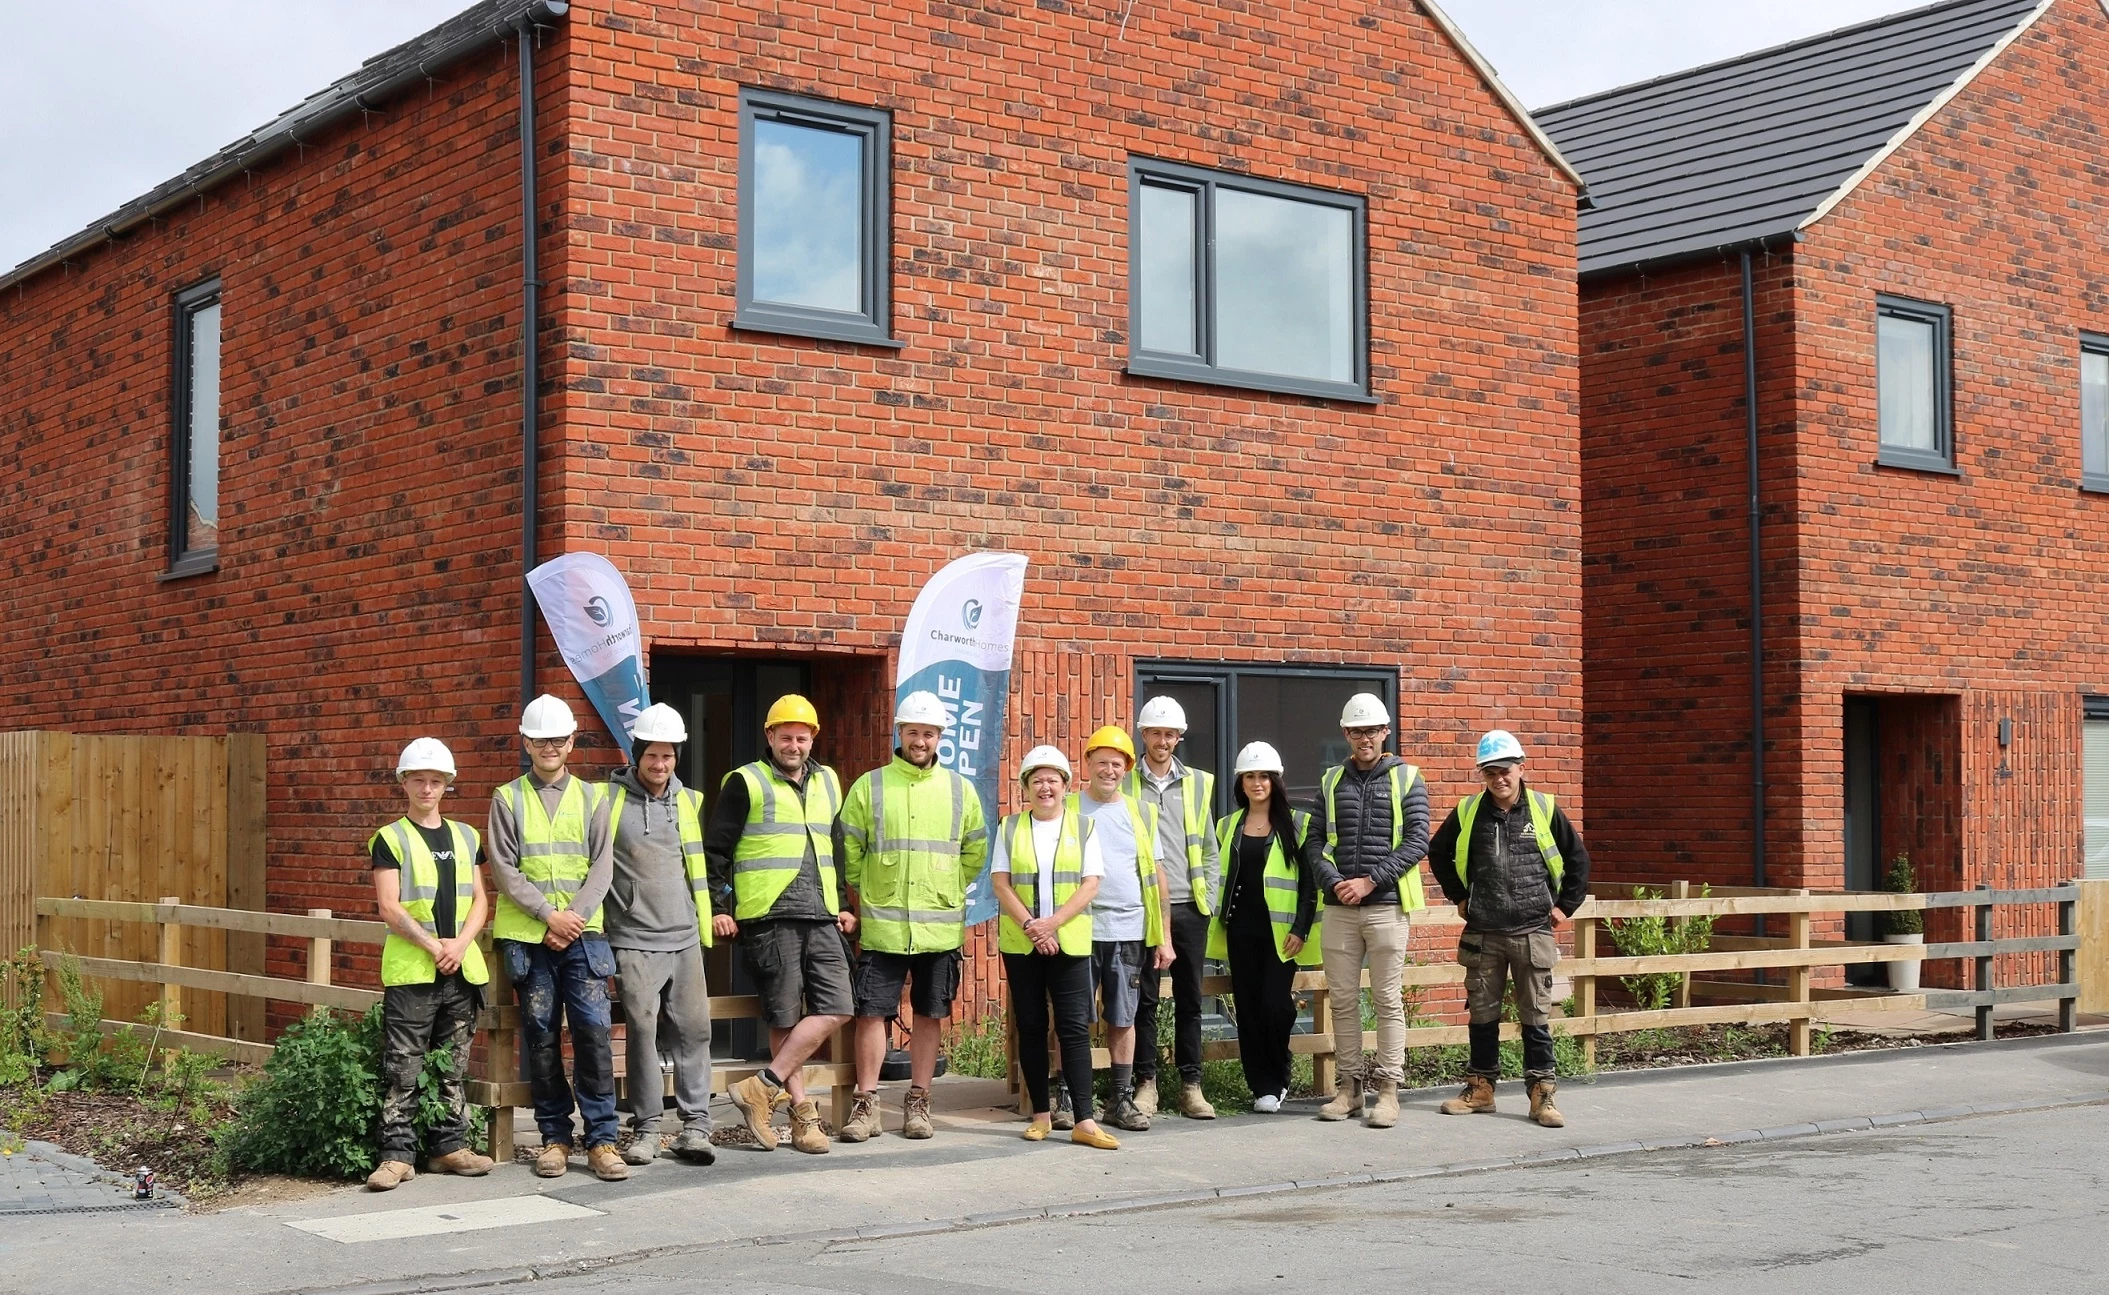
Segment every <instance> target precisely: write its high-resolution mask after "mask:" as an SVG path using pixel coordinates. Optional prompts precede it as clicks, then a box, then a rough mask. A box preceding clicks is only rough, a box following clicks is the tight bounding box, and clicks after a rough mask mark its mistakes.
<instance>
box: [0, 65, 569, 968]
mask: <svg viewBox="0 0 2109 1295" xmlns="http://www.w3.org/2000/svg"><path fill="white" fill-rule="evenodd" d="M511 60H512V50H511V49H510V48H508V49H502V50H495V49H494V50H492V51H490V52H489V53H488V54H486V55H484V56H481V57H478V58H475V59H472V60H470V61H469V62H468V63H467V64H465V65H463V66H461V67H459V68H458V69H456V70H455V71H454V72H452V73H450V74H447V75H443V76H441V77H440V78H438V79H437V80H436V82H435V83H434V84H433V86H432V87H431V88H430V90H429V91H427V90H422V89H421V90H419V91H417V92H415V93H412V94H409V95H407V96H405V97H404V98H403V99H401V100H399V101H397V102H393V103H390V104H387V105H385V106H384V107H382V108H381V109H380V110H378V111H375V112H372V113H369V114H367V115H366V116H365V117H364V119H363V120H362V119H360V118H358V117H354V119H353V120H352V122H351V123H349V124H346V125H343V126H340V127H338V128H336V129H335V130H333V131H330V132H328V133H326V134H324V135H322V136H321V137H319V138H314V139H310V140H309V141H308V143H307V145H306V146H305V147H304V148H303V149H302V150H300V151H299V152H298V153H297V155H289V156H287V157H286V158H285V159H283V160H281V161H279V162H276V163H273V164H270V165H266V166H263V167H260V168H259V169H257V170H256V171H254V172H253V173H252V174H251V175H249V176H247V177H246V178H242V179H237V180H235V181H232V182H230V183H228V184H225V185H223V186H221V187H220V188H218V189H216V190H214V191H213V192H211V193H210V194H208V195H206V196H204V197H203V198H201V199H198V200H196V201H193V202H190V203H187V204H185V205H184V206H183V207H182V208H180V209H179V210H177V211H176V212H174V213H171V214H170V215H168V216H166V217H164V218H162V219H161V220H159V221H158V222H155V223H154V224H152V225H150V226H148V227H145V228H142V229H140V230H138V231H136V232H134V233H133V234H131V235H130V236H128V237H127V238H126V239H125V240H124V241H123V242H120V243H117V244H114V245H111V246H107V247H104V248H100V249H97V250H94V251H91V252H88V253H84V254H82V255H81V256H80V257H78V258H77V259H75V260H74V261H73V262H72V263H71V264H69V265H68V266H66V267H65V268H63V269H54V270H51V271H47V272H45V273H43V274H41V275H39V276H37V277H35V278H33V279H31V280H29V281H27V282H26V283H25V284H23V285H22V286H21V287H20V288H19V289H9V290H8V291H6V292H5V293H0V410H5V411H6V412H5V418H4V419H0V547H4V548H5V550H6V552H7V555H8V582H7V594H6V600H7V620H8V623H9V630H8V633H7V634H6V635H5V636H4V637H0V676H4V677H5V678H6V679H7V680H8V681H9V687H8V688H7V690H6V692H5V695H4V696H0V728H33V727H47V728H63V729H70V730H77V731H84V732H160V733H218V732H226V731H228V730H250V731H262V732H264V733H266V734H268V736H269V793H268V795H269V799H268V829H267V830H268V837H269V849H270V862H269V885H268V890H269V904H270V906H271V907H272V908H275V909H279V910H292V911H299V910H301V909H305V908H308V907H310V906H326V907H329V908H332V909H335V910H337V911H338V912H344V913H352V914H368V913H371V912H372V911H373V908H372V891H371V888H370V886H369V885H368V883H367V880H366V875H365V871H364V868H363V867H362V866H361V862H360V846H361V843H362V842H363V841H364V839H365V837H366V835H367V834H368V833H369V832H371V831H372V829H373V828H374V827H375V826H378V825H379V824H380V823H381V822H384V821H386V819H387V818H389V817H392V816H394V815H395V814H397V813H400V812H401V806H400V801H399V799H398V796H397V793H396V791H395V789H394V783H393V779H392V777H391V776H390V772H389V771H390V770H391V769H392V768H393V766H394V760H395V755H396V752H397V751H398V750H399V749H400V747H401V746H402V744H403V743H404V742H406V741H407V740H409V739H410V738H411V737H414V736H417V735H419V734H432V735H435V736H438V737H441V738H444V739H445V740H446V741H447V742H448V744H449V745H450V746H451V747H452V748H453V751H454V754H455V758H456V760H457V762H458V763H459V764H460V766H461V769H462V776H461V780H460V783H459V786H460V789H461V790H460V792H459V797H460V798H459V800H458V801H456V802H454V803H453V812H455V813H457V814H459V815H461V816H463V817H466V818H469V819H471V820H472V821H475V822H478V823H481V822H482V820H483V817H484V814H485V811H486V806H487V800H486V799H485V797H486V796H487V794H488V789H489V788H490V787H491V785H492V784H493V783H494V782H496V781H498V780H500V779H502V778H504V777H507V776H509V775H510V773H511V772H512V771H513V770H514V768H515V766H516V758H517V752H516V742H515V739H514V738H513V737H512V736H511V735H510V734H511V729H512V727H513V726H512V723H511V721H510V716H511V714H512V711H513V708H514V706H515V704H516V703H515V695H516V691H517V687H518V685H517V674H516V668H515V662H516V661H517V660H518V649H517V641H518V620H517V619H516V617H517V612H516V606H517V602H516V599H517V593H516V591H517V590H518V588H519V583H518V581H519V576H518V570H519V567H518V563H519V547H518V539H517V536H518V527H519V523H518V517H519V512H518V502H517V501H518V493H519V485H518V481H519V450H518V413H519V392H518V381H519V372H520V360H519V352H518V340H519V322H520V318H519V311H520V306H519V303H520V286H519V265H520V262H519V247H520V238H519V234H520V231H519V196H518V195H519V178H518V177H519V170H518V156H519V154H518V148H519V145H518V137H517V134H516V133H515V132H516V117H515V103H516V99H515V94H516V85H515V80H514V75H513V71H512V69H513V66H514V64H513V62H512V61H511ZM553 72H554V69H549V72H548V73H546V74H547V75H549V80H550V84H549V86H548V94H547V95H546V96H545V100H544V106H545V109H546V115H545V126H544V128H545V129H547V128H548V126H550V125H553V124H554V123H555V121H556V120H557V119H558V118H559V117H560V116H561V111H562V107H561V100H560V99H559V98H557V97H556V96H557V95H558V93H559V92H560V91H561V89H562V80H561V77H558V76H555V75H553ZM212 275H218V276H219V277H220V278H221V280H222V282H223V285H224V286H223V298H222V301H223V326H222V327H223V351H222V371H223V380H222V394H221V407H222V417H223V426H224V433H223V436H224V440H223V451H222V457H221V529H220V539H219V555H220V568H219V570H218V571H217V572H216V573H214V574H209V575H202V576H197V577H193V578H189V579H183V580H176V581H170V582H166V583H162V582H158V581H157V580H156V577H157V576H158V575H159V574H160V573H161V572H162V571H163V570H165V569H166V566H167V549H166V521H165V518H166V513H167V504H166V499H167V494H168V489H169V486H168V464H169V437H170V426H171V412H170V370H171V354H170V339H171V334H172V331H173V330H172V314H171V296H172V294H173V293H174V292H175V291H177V290H179V289H181V288H184V287H187V286H189V285H191V284H193V283H196V282H198V281H200V280H203V279H205V278H207V277H209V276H212ZM545 669H548V667H545ZM338 949H339V953H338V958H339V967H338V969H337V970H338V975H339V977H340V978H343V979H349V980H355V981H368V982H370V981H371V979H372V978H373V976H374V975H375V971H374V968H373V964H374V961H375V951H374V950H372V949H370V948H362V947H358V946H351V947H347V946H344V945H341V944H340V945H339V946H338ZM301 966H302V963H301V961H300V960H299V958H298V957H297V956H296V955H293V954H291V953H290V952H288V951H286V950H277V951H275V952H274V954H273V963H272V970H273V972H274V973H275V974H294V975H299V974H300V969H301Z"/></svg>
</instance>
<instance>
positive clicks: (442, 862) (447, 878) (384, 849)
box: [373, 822, 483, 940]
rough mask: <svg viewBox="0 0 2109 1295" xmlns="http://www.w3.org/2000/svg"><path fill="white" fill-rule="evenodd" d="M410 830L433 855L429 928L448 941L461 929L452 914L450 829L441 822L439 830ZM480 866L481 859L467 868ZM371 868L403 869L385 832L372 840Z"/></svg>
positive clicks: (418, 826) (452, 842)
mask: <svg viewBox="0 0 2109 1295" xmlns="http://www.w3.org/2000/svg"><path fill="white" fill-rule="evenodd" d="M410 826H412V827H414V828H416V829H417V834H418V835H419V836H422V837H424V838H425V848H426V849H427V850H430V851H431V852H432V862H433V863H434V864H436V865H438V871H439V894H438V895H437V896H435V897H434V898H433V900H432V925H433V927H434V928H436V929H437V930H438V932H439V938H440V939H442V940H451V939H453V938H454V936H455V935H456V934H457V933H458V932H459V931H460V929H461V928H460V926H459V925H458V920H459V919H457V918H456V916H455V913H454V886H455V881H454V832H453V829H452V828H449V827H448V826H447V825H446V823H445V822H441V823H440V825H439V826H438V827H426V826H424V825H423V824H422V823H412V824H411V825H410ZM472 853H474V854H477V855H481V854H482V853H483V852H482V850H480V849H478V850H475V851H472ZM480 862H482V860H481V859H480V858H477V859H470V860H469V861H468V864H469V866H470V867H471V868H473V867H475V866H476V865H477V864H478V863H480ZM373 866H374V867H376V868H394V869H396V870H398V871H400V870H401V869H402V866H403V863H402V860H400V859H398V858H396V857H395V851H394V850H393V849H391V848H390V847H389V844H388V834H387V833H385V832H384V833H382V834H381V835H379V836H377V837H375V838H374V839H373Z"/></svg>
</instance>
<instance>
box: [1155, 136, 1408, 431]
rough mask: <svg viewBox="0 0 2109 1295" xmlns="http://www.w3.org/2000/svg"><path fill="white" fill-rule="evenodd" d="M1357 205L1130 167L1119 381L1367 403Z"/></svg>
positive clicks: (1213, 176)
mask: <svg viewBox="0 0 2109 1295" xmlns="http://www.w3.org/2000/svg"><path fill="white" fill-rule="evenodd" d="M1365 217H1366V208H1365V206H1364V204H1363V200H1362V199H1361V198H1358V197H1355V196H1353V195H1350V194H1341V193H1332V192H1328V191H1326V190H1323V189H1309V188H1305V187H1303V186H1300V185H1291V184H1278V183H1275V182H1273V181H1268V180H1255V179H1252V178H1251V177H1249V176H1242V175H1231V174H1227V173H1224V172H1218V171H1203V170H1198V169H1196V168H1194V167H1189V166H1179V165H1176V164H1174V163H1171V162H1154V161H1148V160H1145V159H1140V158H1138V159H1134V160H1132V161H1131V162H1130V163H1129V166H1128V242H1129V249H1128V256H1129V274H1128V284H1129V293H1128V295H1129V339H1130V341H1129V348H1128V372H1130V373H1133V374H1139V375H1142V376H1145V377H1157V378H1178V379H1183V380H1185V381H1189V382H1209V383H1215V384H1218V385H1221V386H1231V387H1247V388H1251V389H1254V390H1258V391H1278V392H1286V393H1290V394H1294V395H1309V396H1324V397H1329V398H1332V399H1340V400H1357V401H1368V400H1369V399H1370V397H1369V359H1368V350H1369V299H1368V297H1369V294H1368V278H1367V266H1368V256H1367V251H1366V246H1367V232H1366V219H1365Z"/></svg>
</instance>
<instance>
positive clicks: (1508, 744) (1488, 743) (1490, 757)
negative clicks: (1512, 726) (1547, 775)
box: [1472, 728, 1523, 765]
mask: <svg viewBox="0 0 2109 1295" xmlns="http://www.w3.org/2000/svg"><path fill="white" fill-rule="evenodd" d="M1522 758H1523V743H1521V742H1518V741H1517V740H1516V735H1515V734H1514V733H1511V732H1509V731H1508V730H1507V729H1505V728H1497V729H1492V730H1489V731H1488V733H1487V735H1486V736H1485V737H1483V738H1481V739H1479V750H1478V751H1477V752H1476V753H1474V755H1473V756H1472V763H1474V764H1479V765H1488V764H1507V763H1509V762H1511V761H1516V760H1521V759H1522Z"/></svg>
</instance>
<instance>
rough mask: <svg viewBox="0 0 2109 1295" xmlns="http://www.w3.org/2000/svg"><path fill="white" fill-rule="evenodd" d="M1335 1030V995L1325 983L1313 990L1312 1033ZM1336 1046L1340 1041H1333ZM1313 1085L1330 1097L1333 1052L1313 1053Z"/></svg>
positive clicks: (1322, 1094)
mask: <svg viewBox="0 0 2109 1295" xmlns="http://www.w3.org/2000/svg"><path fill="white" fill-rule="evenodd" d="M1332 1031H1333V996H1332V993H1331V992H1330V991H1329V990H1327V989H1326V987H1325V986H1324V985H1320V986H1319V987H1318V988H1316V989H1314V990H1312V991H1311V1033H1313V1034H1328V1035H1329V1034H1331V1033H1332ZM1333 1046H1334V1047H1336V1048H1337V1047H1339V1046H1340V1041H1339V1040H1337V1039H1335V1040H1334V1041H1333ZM1311 1087H1312V1088H1313V1089H1314V1090H1316V1092H1317V1093H1318V1095H1319V1096H1321V1097H1329V1096H1331V1095H1332V1092H1333V1054H1332V1053H1331V1052H1314V1053H1312V1054H1311Z"/></svg>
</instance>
